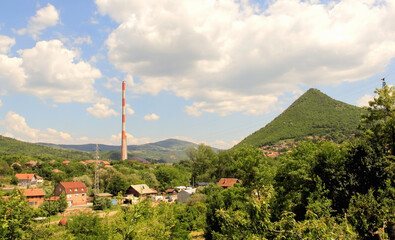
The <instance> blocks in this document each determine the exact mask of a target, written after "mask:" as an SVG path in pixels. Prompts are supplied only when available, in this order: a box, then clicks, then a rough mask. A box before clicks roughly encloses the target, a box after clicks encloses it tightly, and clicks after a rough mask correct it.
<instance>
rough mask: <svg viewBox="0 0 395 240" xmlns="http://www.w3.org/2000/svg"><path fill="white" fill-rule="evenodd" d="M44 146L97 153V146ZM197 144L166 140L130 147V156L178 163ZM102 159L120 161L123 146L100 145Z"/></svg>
mask: <svg viewBox="0 0 395 240" xmlns="http://www.w3.org/2000/svg"><path fill="white" fill-rule="evenodd" d="M38 144H39V145H42V146H47V147H52V148H55V149H70V150H78V151H85V152H95V151H96V144H81V145H67V144H51V143H38ZM196 146H197V144H195V143H191V142H187V141H182V140H178V139H166V140H163V141H159V142H155V143H147V144H142V145H128V152H129V154H128V156H129V158H130V157H138V158H143V159H146V160H148V161H156V162H178V161H180V160H181V159H186V158H187V155H186V154H185V150H186V149H188V148H190V147H196ZM98 147H99V152H100V157H101V158H102V159H110V160H119V159H121V153H120V151H121V146H116V145H105V144H98Z"/></svg>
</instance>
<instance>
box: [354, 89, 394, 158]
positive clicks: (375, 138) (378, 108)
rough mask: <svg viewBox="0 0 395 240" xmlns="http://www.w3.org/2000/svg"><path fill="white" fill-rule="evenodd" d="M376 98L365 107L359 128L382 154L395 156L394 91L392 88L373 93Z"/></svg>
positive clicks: (377, 90)
mask: <svg viewBox="0 0 395 240" xmlns="http://www.w3.org/2000/svg"><path fill="white" fill-rule="evenodd" d="M374 92H375V93H376V94H377V96H376V97H374V99H373V100H372V101H370V102H369V107H366V108H365V109H366V110H367V113H366V114H364V115H362V120H361V124H360V128H361V129H362V130H363V131H364V134H365V136H367V137H368V139H370V140H371V142H372V143H374V145H375V146H376V147H377V148H378V150H381V151H382V152H383V153H384V154H388V153H391V154H392V155H394V154H395V89H394V87H393V86H385V87H384V88H380V89H376V90H375V91H374Z"/></svg>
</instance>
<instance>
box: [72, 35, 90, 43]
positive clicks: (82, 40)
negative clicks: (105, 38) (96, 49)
mask: <svg viewBox="0 0 395 240" xmlns="http://www.w3.org/2000/svg"><path fill="white" fill-rule="evenodd" d="M84 43H86V44H88V45H91V44H92V40H91V37H90V36H85V37H79V38H76V39H74V44H77V45H82V44H84Z"/></svg>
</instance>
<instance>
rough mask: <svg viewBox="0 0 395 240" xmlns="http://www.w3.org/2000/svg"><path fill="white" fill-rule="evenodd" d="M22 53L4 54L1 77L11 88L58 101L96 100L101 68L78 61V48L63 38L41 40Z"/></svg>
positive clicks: (0, 64) (0, 69)
mask: <svg viewBox="0 0 395 240" xmlns="http://www.w3.org/2000/svg"><path fill="white" fill-rule="evenodd" d="M18 53H19V54H20V56H21V57H20V58H16V57H13V58H11V57H8V56H6V55H1V54H0V80H3V81H4V82H5V87H6V88H7V86H8V89H9V90H11V91H15V92H21V93H28V94H31V95H34V96H36V97H39V98H40V99H43V100H44V99H47V98H50V99H53V100H54V101H55V102H58V103H62V102H84V103H85V102H93V101H94V100H96V98H97V97H96V91H95V89H94V86H93V84H94V82H95V79H97V78H100V77H101V76H102V75H101V72H100V71H99V70H98V69H96V68H94V67H92V66H91V65H90V64H89V63H87V62H84V61H78V60H77V57H78V52H76V51H73V50H69V49H67V48H66V47H65V46H64V45H63V43H62V42H60V41H59V40H51V41H40V42H37V43H36V46H35V47H33V48H31V49H24V50H19V51H18Z"/></svg>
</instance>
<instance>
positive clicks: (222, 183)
mask: <svg viewBox="0 0 395 240" xmlns="http://www.w3.org/2000/svg"><path fill="white" fill-rule="evenodd" d="M236 183H241V181H240V180H239V179H237V178H221V179H220V180H219V181H218V183H217V186H218V187H222V188H228V187H233V185H235V184H236Z"/></svg>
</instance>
